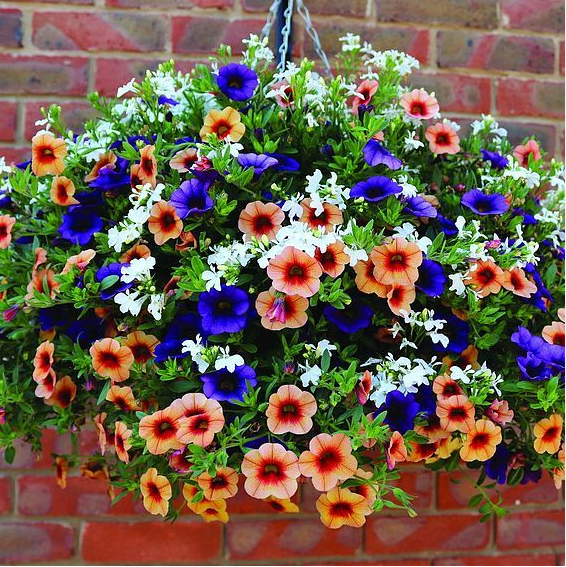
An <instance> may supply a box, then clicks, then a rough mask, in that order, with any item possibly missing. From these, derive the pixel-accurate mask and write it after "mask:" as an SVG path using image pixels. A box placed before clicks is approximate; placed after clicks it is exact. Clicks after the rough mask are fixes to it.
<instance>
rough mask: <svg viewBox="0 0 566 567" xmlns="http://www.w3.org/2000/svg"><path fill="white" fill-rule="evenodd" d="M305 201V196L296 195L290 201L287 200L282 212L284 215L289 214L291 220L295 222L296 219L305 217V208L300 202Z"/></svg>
mask: <svg viewBox="0 0 566 567" xmlns="http://www.w3.org/2000/svg"><path fill="white" fill-rule="evenodd" d="M302 200H303V196H302V195H301V194H298V195H295V196H293V197H291V198H289V199H287V200H286V201H285V202H284V203H283V206H282V207H281V210H282V211H283V212H284V213H287V216H288V217H289V220H291V221H293V220H295V219H300V218H301V217H302V216H303V207H301V203H300V201H302Z"/></svg>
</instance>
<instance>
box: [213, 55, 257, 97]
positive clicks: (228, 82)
mask: <svg viewBox="0 0 566 567" xmlns="http://www.w3.org/2000/svg"><path fill="white" fill-rule="evenodd" d="M216 82H217V83H218V87H219V88H220V90H221V91H222V92H223V93H224V94H225V95H226V96H227V97H228V98H231V99H232V100H239V101H242V100H248V99H250V98H252V96H254V91H255V89H256V87H257V85H258V82H259V81H258V80H257V75H256V74H255V71H253V70H252V69H250V68H249V67H246V66H245V65H239V64H238V63H229V64H228V65H225V66H224V67H221V68H220V69H219V70H218V76H217V77H216Z"/></svg>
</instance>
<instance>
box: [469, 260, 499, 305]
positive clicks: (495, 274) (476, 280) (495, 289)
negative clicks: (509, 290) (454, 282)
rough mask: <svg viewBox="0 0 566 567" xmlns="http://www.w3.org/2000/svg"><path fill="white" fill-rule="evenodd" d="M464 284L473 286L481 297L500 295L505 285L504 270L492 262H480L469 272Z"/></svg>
mask: <svg viewBox="0 0 566 567" xmlns="http://www.w3.org/2000/svg"><path fill="white" fill-rule="evenodd" d="M464 282H465V283H467V284H468V285H471V286H472V287H473V288H474V290H475V291H476V293H477V294H478V295H479V296H480V297H487V296H488V295H489V294H490V293H499V291H500V290H501V286H502V285H503V270H502V269H501V268H500V267H499V266H497V265H496V264H495V263H494V262H492V261H491V260H478V261H477V262H476V264H475V266H474V269H473V270H469V271H468V273H467V275H466V277H465V278H464Z"/></svg>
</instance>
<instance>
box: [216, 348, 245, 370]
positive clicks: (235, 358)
mask: <svg viewBox="0 0 566 567" xmlns="http://www.w3.org/2000/svg"><path fill="white" fill-rule="evenodd" d="M243 364H245V361H244V359H243V358H242V357H241V356H240V355H239V354H230V349H229V347H225V348H223V347H220V354H219V355H218V358H217V359H216V361H215V362H214V368H216V370H222V369H223V368H226V370H228V372H234V370H236V366H242V365H243Z"/></svg>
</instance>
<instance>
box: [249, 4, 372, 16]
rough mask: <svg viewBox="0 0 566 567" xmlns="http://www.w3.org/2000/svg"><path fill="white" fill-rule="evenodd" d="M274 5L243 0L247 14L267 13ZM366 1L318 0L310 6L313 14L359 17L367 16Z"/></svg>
mask: <svg viewBox="0 0 566 567" xmlns="http://www.w3.org/2000/svg"><path fill="white" fill-rule="evenodd" d="M271 4H273V1H272V0H243V7H244V10H245V11H247V12H267V11H268V10H269V7H270V6H271ZM366 6H367V2H366V0H349V1H348V2H336V0H316V2H311V4H309V5H308V8H309V11H310V12H311V14H325V15H329V16H358V17H362V16H365V14H366Z"/></svg>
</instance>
